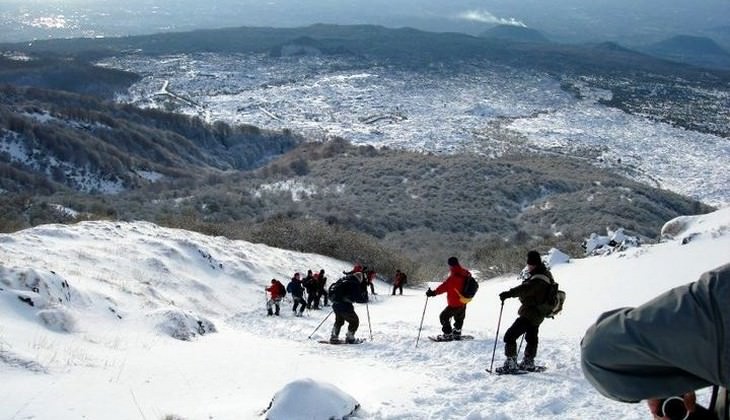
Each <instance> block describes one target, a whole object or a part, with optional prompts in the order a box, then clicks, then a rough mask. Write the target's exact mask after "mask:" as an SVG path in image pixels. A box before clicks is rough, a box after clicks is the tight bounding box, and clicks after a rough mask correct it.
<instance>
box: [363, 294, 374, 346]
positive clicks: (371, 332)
mask: <svg viewBox="0 0 730 420" xmlns="http://www.w3.org/2000/svg"><path fill="white" fill-rule="evenodd" d="M365 311H366V312H367V314H368V329H369V330H370V341H373V327H372V326H371V325H370V307H369V306H368V303H367V302H365Z"/></svg>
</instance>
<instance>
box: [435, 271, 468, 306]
mask: <svg viewBox="0 0 730 420" xmlns="http://www.w3.org/2000/svg"><path fill="white" fill-rule="evenodd" d="M470 275H471V273H469V271H467V269H466V268H464V267H462V266H460V265H457V266H452V267H449V277H447V278H446V280H444V282H443V283H441V284H440V285H439V287H437V288H436V290H434V292H436V294H437V295H440V294H441V293H444V292H446V303H447V305H449V306H451V307H452V308H458V307H460V306H464V305H465V304H464V303H462V302H461V291H462V290H464V280H465V279H466V278H467V277H468V276H470Z"/></svg>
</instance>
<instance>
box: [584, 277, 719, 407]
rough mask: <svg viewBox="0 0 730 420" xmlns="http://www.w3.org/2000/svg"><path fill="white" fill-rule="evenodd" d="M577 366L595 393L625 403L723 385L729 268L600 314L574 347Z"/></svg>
mask: <svg viewBox="0 0 730 420" xmlns="http://www.w3.org/2000/svg"><path fill="white" fill-rule="evenodd" d="M581 366H582V368H583V374H584V375H585V377H586V379H587V380H588V382H590V383H591V384H592V385H593V386H594V387H595V388H596V389H597V390H598V391H599V392H600V393H601V394H603V395H605V396H607V397H609V398H612V399H615V400H618V401H624V402H637V401H640V400H645V399H653V398H666V397H669V396H672V395H681V394H683V393H686V392H689V391H692V390H695V389H699V388H704V387H707V386H711V385H720V386H724V387H727V386H728V385H730V264H726V265H724V266H721V267H718V268H716V269H714V270H712V271H708V272H707V273H704V274H703V275H702V277H700V279H699V280H698V281H696V282H694V283H690V284H687V285H684V286H680V287H677V288H674V289H672V290H669V291H668V292H666V293H664V294H662V295H659V296H657V297H656V298H654V299H653V300H651V301H649V302H647V303H645V304H643V305H641V306H639V307H636V308H622V309H616V310H614V311H611V312H606V313H604V314H603V315H601V316H600V317H599V318H598V321H596V323H595V324H593V325H592V326H591V327H590V328H589V329H588V330H587V331H586V334H585V336H584V337H583V340H582V341H581Z"/></svg>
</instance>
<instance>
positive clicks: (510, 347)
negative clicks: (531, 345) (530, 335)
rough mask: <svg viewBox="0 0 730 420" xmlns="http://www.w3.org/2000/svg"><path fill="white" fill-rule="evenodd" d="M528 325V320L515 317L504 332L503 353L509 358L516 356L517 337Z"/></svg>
mask: <svg viewBox="0 0 730 420" xmlns="http://www.w3.org/2000/svg"><path fill="white" fill-rule="evenodd" d="M529 327H530V321H528V320H527V319H525V318H523V317H521V316H520V317H517V319H516V320H515V322H513V323H512V326H510V327H509V328H507V332H505V333H504V355H505V356H507V357H511V358H516V357H517V339H518V338H520V336H521V335H522V334H524V333H525V331H527V329H528V328H529Z"/></svg>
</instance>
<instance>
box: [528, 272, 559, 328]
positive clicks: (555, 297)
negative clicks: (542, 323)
mask: <svg viewBox="0 0 730 420" xmlns="http://www.w3.org/2000/svg"><path fill="white" fill-rule="evenodd" d="M533 277H535V278H537V279H540V280H542V281H544V282H546V283H547V284H548V291H547V293H546V294H545V300H544V302H543V303H541V304H539V305H537V308H538V309H539V310H540V312H542V314H543V315H544V316H545V318H555V315H557V314H559V313H560V311H562V310H563V304H564V303H565V292H564V291H562V290H560V286H559V285H558V283H556V282H555V280H553V279H551V278H550V277H548V276H546V275H544V274H535V275H534V276H533Z"/></svg>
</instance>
